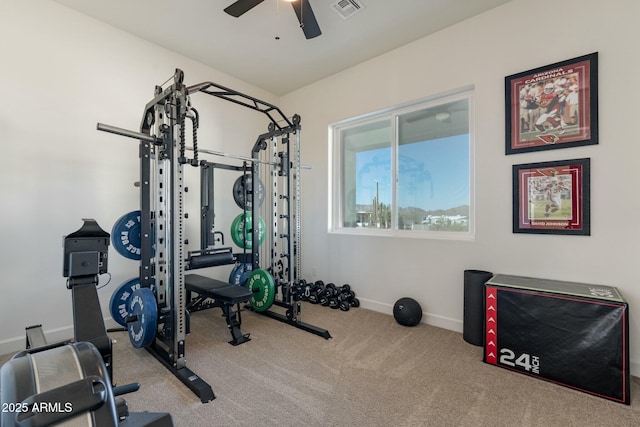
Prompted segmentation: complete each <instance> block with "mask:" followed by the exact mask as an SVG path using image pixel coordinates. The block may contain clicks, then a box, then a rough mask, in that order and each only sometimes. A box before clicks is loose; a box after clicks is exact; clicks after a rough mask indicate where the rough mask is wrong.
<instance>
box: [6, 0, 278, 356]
mask: <svg viewBox="0 0 640 427" xmlns="http://www.w3.org/2000/svg"><path fill="white" fill-rule="evenodd" d="M0 58H1V63H2V67H0V88H2V90H1V94H2V101H1V102H0V130H1V140H0V147H2V166H1V167H0V197H1V200H2V209H1V211H0V238H1V240H0V354H5V353H8V352H12V351H16V350H19V349H22V348H24V328H25V327H26V326H29V325H33V324H42V325H43V327H44V329H45V332H46V333H47V336H48V338H49V339H51V340H55V339H62V338H70V337H71V336H72V332H71V329H70V325H71V323H72V315H71V292H70V291H68V290H67V289H66V286H65V283H66V282H65V279H64V278H63V277H62V236H63V235H66V234H69V233H71V232H73V231H76V230H77V229H79V228H80V227H81V226H82V221H81V218H95V219H96V220H97V221H98V223H99V224H100V225H101V226H102V228H104V229H105V230H106V231H108V232H111V228H112V226H113V224H114V222H115V221H116V220H117V219H118V218H119V217H120V216H121V215H122V214H124V213H126V212H129V211H132V210H136V209H139V206H140V204H139V193H138V189H137V188H134V186H133V183H134V181H137V180H138V176H139V160H138V143H137V141H135V140H133V139H128V138H124V137H120V136H115V135H111V134H107V133H103V132H98V131H97V130H96V123H97V122H103V123H106V124H110V125H114V126H118V127H123V128H126V129H131V130H138V129H139V127H140V120H141V118H142V113H143V109H144V106H145V104H146V103H147V102H149V101H150V100H151V99H152V98H153V91H154V87H155V85H157V84H161V83H163V82H164V81H165V80H167V79H168V78H169V77H171V76H172V75H173V73H174V70H175V68H181V69H182V70H183V71H184V72H185V83H186V84H187V85H191V84H195V83H200V82H204V81H213V82H216V83H220V84H222V85H224V86H227V87H230V88H233V89H236V90H238V91H240V92H243V93H247V94H250V95H252V96H254V97H257V98H261V99H263V100H265V101H268V102H275V101H276V100H277V99H276V98H275V97H274V96H273V95H270V94H268V93H266V92H264V91H262V90H259V89H256V88H255V87H252V86H249V85H247V84H246V83H243V82H240V81H238V80H237V79H234V78H232V77H230V76H228V75H224V74H222V73H220V72H218V71H215V70H212V69H210V68H208V67H205V66H204V65H202V64H199V63H197V62H194V61H192V60H189V59H186V58H185V57H183V56H180V55H177V54H175V53H173V52H170V51H167V50H165V49H161V48H159V47H157V46H154V45H152V44H150V43H147V42H145V41H143V40H140V39H138V38H135V37H133V36H130V35H128V34H125V33H123V32H121V31H119V30H116V29H114V28H112V27H108V26H106V25H104V24H101V23H100V22H98V21H95V20H93V19H91V18H88V17H86V16H84V15H81V14H78V13H76V12H74V11H71V10H70V9H67V8H65V7H63V6H60V5H59V4H57V3H54V2H50V1H43V0H20V1H6V0H3V1H2V2H0ZM192 101H193V105H194V107H195V108H196V109H198V111H199V113H200V117H201V130H200V134H199V136H200V137H199V146H200V147H201V148H206V149H209V150H219V151H225V152H229V153H238V154H243V155H250V149H251V147H252V146H253V144H254V142H255V140H256V137H257V135H259V134H261V133H264V132H265V131H266V127H267V124H268V120H267V118H266V117H265V116H262V115H260V114H258V113H256V112H254V111H251V110H248V109H243V108H241V107H238V106H236V105H235V104H231V103H228V102H224V101H221V100H219V99H216V98H213V97H209V96H207V95H204V94H195V95H193V96H192ZM210 159H211V160H212V161H222V160H221V159H220V158H210ZM235 178H236V176H235V175H234V176H230V177H228V178H225V179H228V180H229V181H230V182H227V183H226V186H223V188H224V189H226V191H221V192H219V193H218V194H219V196H220V199H219V206H218V207H219V210H218V211H217V213H218V215H217V217H216V223H217V224H221V229H222V231H224V232H225V233H226V235H227V236H228V227H229V224H230V223H231V219H232V218H233V216H234V215H236V214H238V213H239V209H238V208H237V207H236V206H235V204H234V203H233V201H232V195H231V190H230V188H231V184H232V183H233V180H235ZM187 185H190V186H192V188H193V189H194V190H196V191H192V192H190V193H188V194H187V210H186V211H187V212H188V213H190V218H191V219H190V220H188V221H187V233H188V235H189V236H193V238H192V239H191V241H192V243H191V244H190V248H193V249H198V245H199V243H198V242H199V240H198V238H199V223H198V218H199V203H200V200H199V197H200V196H199V191H197V189H198V185H199V175H198V171H197V169H196V168H189V169H188V171H187ZM229 244H230V242H229ZM109 271H110V272H111V273H112V279H111V283H110V284H109V285H108V286H107V287H105V288H104V289H102V290H100V291H99V295H100V299H101V302H102V306H103V313H104V315H105V316H109V311H108V302H109V298H110V296H111V294H112V293H113V291H114V290H115V288H116V286H118V285H119V284H121V283H122V282H124V281H125V280H127V279H130V278H132V277H135V276H136V275H137V272H138V263H137V262H135V261H131V260H128V259H125V258H123V257H122V256H120V255H119V254H117V253H116V252H115V251H114V250H113V248H111V250H110V261H109ZM229 271H230V267H229V268H226V267H221V268H220V269H219V270H217V271H215V272H212V274H218V275H220V276H221V278H228V273H229ZM101 280H102V281H103V283H104V282H105V281H106V276H102V277H101Z"/></svg>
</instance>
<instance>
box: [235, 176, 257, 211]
mask: <svg viewBox="0 0 640 427" xmlns="http://www.w3.org/2000/svg"><path fill="white" fill-rule="evenodd" d="M256 182H257V183H258V184H257V186H256V188H255V191H253V190H254V189H253V186H252V185H251V183H252V178H251V175H241V176H239V177H238V179H236V181H235V182H234V183H233V200H234V201H235V202H236V205H238V207H239V208H240V209H244V210H251V209H253V192H255V195H256V200H257V204H258V207H260V206H262V202H264V184H262V181H260V178H257V181H256Z"/></svg>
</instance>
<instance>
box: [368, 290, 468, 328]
mask: <svg viewBox="0 0 640 427" xmlns="http://www.w3.org/2000/svg"><path fill="white" fill-rule="evenodd" d="M359 300H360V306H361V307H363V308H367V309H369V310H373V311H377V312H379V313H385V314H390V315H392V316H393V305H391V304H386V303H381V302H378V301H372V300H368V299H362V298H359ZM421 323H426V324H427V325H431V326H437V327H439V328H443V329H448V330H450V331H455V332H460V333H462V320H458V319H452V318H450V317H445V316H440V315H437V314H431V313H425V312H424V311H423V312H422V320H421Z"/></svg>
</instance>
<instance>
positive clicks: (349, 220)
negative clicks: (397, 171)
mask: <svg viewBox="0 0 640 427" xmlns="http://www.w3.org/2000/svg"><path fill="white" fill-rule="evenodd" d="M340 137H341V139H342V161H343V168H344V169H343V174H342V181H343V192H342V194H343V195H344V196H343V197H344V200H343V224H342V226H343V227H368V228H390V227H391V225H392V224H391V121H390V119H385V120H380V121H376V122H373V123H367V124H363V125H360V126H356V127H352V128H349V129H345V130H343V131H342V132H340Z"/></svg>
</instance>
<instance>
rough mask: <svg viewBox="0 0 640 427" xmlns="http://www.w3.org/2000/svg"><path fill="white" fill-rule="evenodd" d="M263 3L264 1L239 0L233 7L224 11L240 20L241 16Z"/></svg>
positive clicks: (228, 7)
mask: <svg viewBox="0 0 640 427" xmlns="http://www.w3.org/2000/svg"><path fill="white" fill-rule="evenodd" d="M263 1H264V0H238V1H237V2H235V3H233V4H232V5H230V6H227V8H226V9H225V10H224V11H225V12H227V13H228V14H229V15H231V16H235V17H236V18H239V17H240V16H242V15H244V14H245V13H247V12H248V11H250V10H251V9H253V8H254V7H256V6H257V5H259V4H260V3H262V2H263Z"/></svg>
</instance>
